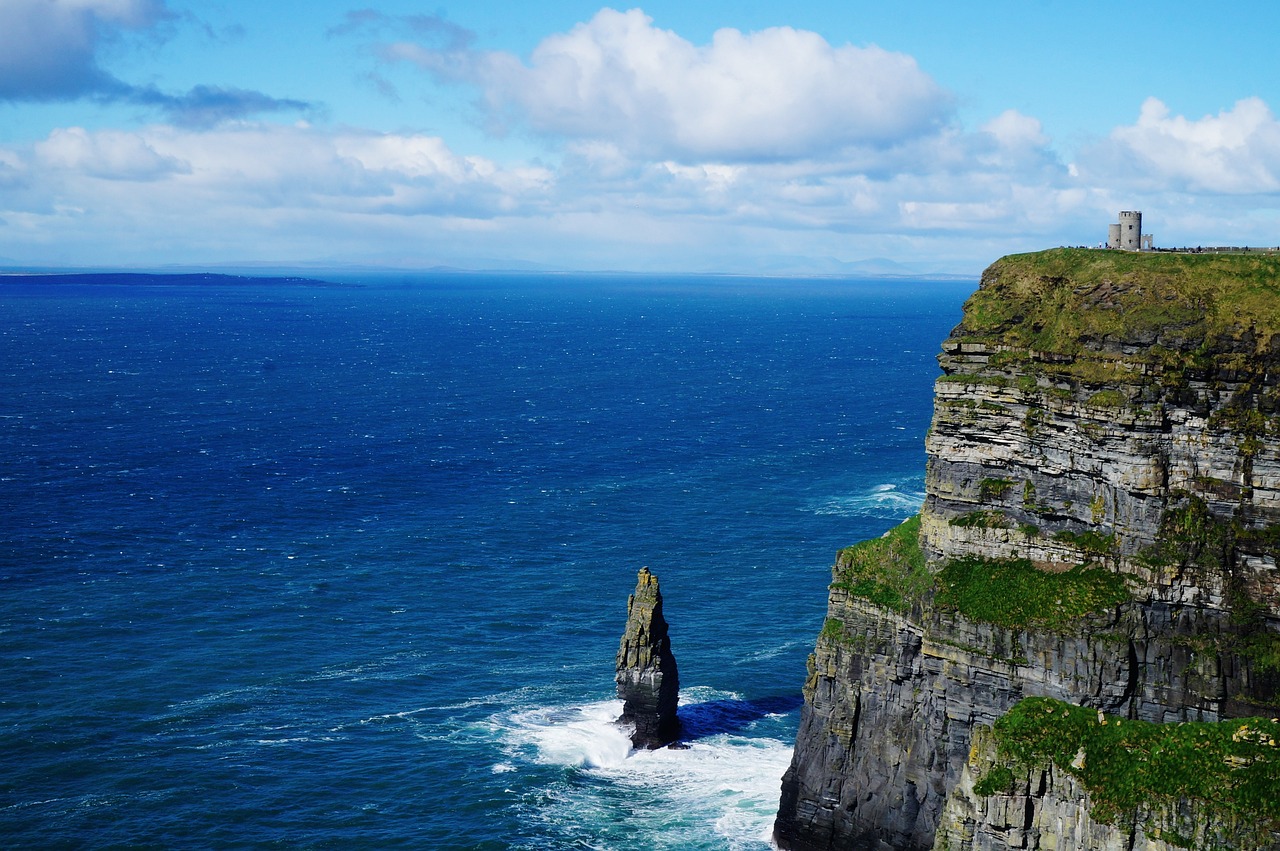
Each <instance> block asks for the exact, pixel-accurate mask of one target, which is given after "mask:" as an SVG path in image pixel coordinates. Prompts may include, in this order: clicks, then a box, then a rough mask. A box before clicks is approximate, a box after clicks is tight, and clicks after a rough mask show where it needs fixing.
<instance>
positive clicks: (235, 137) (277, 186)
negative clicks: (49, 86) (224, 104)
mask: <svg viewBox="0 0 1280 851" xmlns="http://www.w3.org/2000/svg"><path fill="white" fill-rule="evenodd" d="M6 161H7V162H9V163H12V167H13V168H14V169H15V170H16V171H20V172H21V173H23V174H24V176H25V178H26V180H25V182H26V183H27V184H30V185H32V186H37V185H38V186H39V187H40V192H39V193H38V194H39V195H43V196H47V197H49V198H52V199H53V202H54V204H55V205H60V206H67V207H75V208H95V207H96V208H101V209H102V210H103V211H104V212H105V211H108V210H112V209H117V208H116V207H114V205H116V204H120V205H121V206H120V207H119V208H118V209H136V210H139V211H145V210H148V209H152V208H155V209H170V210H172V209H181V210H183V217H184V218H186V217H196V218H198V216H199V215H201V213H202V211H203V212H205V213H212V212H213V211H214V210H215V209H217V208H218V207H225V208H226V209H227V210H238V211H240V212H242V213H244V212H246V211H248V210H250V209H253V208H258V209H261V210H264V211H265V210H272V209H275V210H279V209H303V210H319V209H331V210H341V211H342V212H344V213H349V214H353V215H361V214H390V215H418V214H433V215H437V214H438V215H449V216H461V217H476V218H483V217H486V216H493V215H497V214H499V213H502V212H505V211H510V210H512V209H516V208H518V207H520V206H522V205H526V204H529V203H533V202H535V201H536V199H537V197H538V196H539V195H540V194H541V193H543V192H544V190H545V188H546V186H547V185H548V183H549V182H550V179H551V178H550V175H549V173H547V172H545V171H543V170H539V169H504V168H501V167H500V166H498V165H497V164H496V163H494V162H492V161H490V160H487V159H485V158H482V157H467V156H461V155H459V154H456V153H454V152H453V151H452V150H450V149H449V147H448V146H447V145H446V144H445V143H444V141H443V140H441V139H439V138H437V137H433V136H422V135H412V134H378V133H372V132H363V131H357V130H340V131H326V130H322V129H317V128H314V127H311V126H309V125H305V124H300V125H294V126H279V125H270V124H238V125H232V126H227V127H219V128H213V129H189V128H182V127H176V126H171V125H157V126H153V127H148V128H145V129H143V130H138V131H116V130H110V131H96V132H90V131H88V130H85V129H83V128H79V127H72V128H64V129H59V130H55V131H53V133H51V134H50V135H49V136H48V137H47V138H46V139H44V140H42V141H40V142H38V143H36V144H35V145H33V146H31V147H30V148H29V149H26V150H22V149H18V148H13V147H11V148H0V162H6ZM104 181H106V182H109V183H110V184H112V185H114V186H115V187H118V188H112V187H111V186H109V185H107V184H105V183H104ZM4 202H7V203H9V204H10V205H15V206H21V196H20V195H11V196H8V197H6V196H0V206H2V205H3V203H4ZM159 216H160V214H158V215H157V218H159Z"/></svg>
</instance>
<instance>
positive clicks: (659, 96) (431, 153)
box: [0, 0, 1280, 273]
mask: <svg viewBox="0 0 1280 851" xmlns="http://www.w3.org/2000/svg"><path fill="white" fill-rule="evenodd" d="M1277 31H1280V6H1277V5H1274V4H1262V3H1257V4H1250V3H1243V4H1237V5H1236V6H1235V7H1234V11H1233V12H1232V13H1231V14H1230V15H1220V14H1217V13H1215V12H1214V11H1212V10H1211V9H1210V8H1209V7H1208V6H1207V5H1205V4H1200V3H1169V2H1166V3H1160V4H1155V3H1140V2H1135V3H1130V4H1127V5H1126V4H1115V3H1072V4H1065V3H1060V2H1051V0H1022V2H1016V3H1015V2H988V3H984V4H958V3H954V2H916V3H911V4H886V3H870V2H839V3H837V2H803V0H800V1H799V2H793V3H791V4H788V5H786V6H785V7H784V4H780V3H776V2H774V3H762V2H751V0H737V1H736V2H734V3H720V2H703V3H698V4H689V3H672V2H649V3H646V4H645V5H644V6H642V7H628V6H616V7H611V6H601V5H598V4H595V3H584V2H568V0H565V1H564V2H543V3H538V4H525V3H521V4H515V3H509V2H493V1H492V0H469V2H467V3H465V4H449V3H447V2H446V3H444V4H443V5H430V6H428V5H425V4H421V3H414V2H402V0H395V2H370V3H365V4H363V5H362V4H360V3H359V2H358V0H357V2H354V3H349V2H334V0H310V2H305V3H303V2H290V1H287V0H277V2H261V0H257V2H244V0H206V2H199V3H196V2H184V1H183V0H0V264H8V265H28V266H50V267H55V266H56V267H65V266H94V267H96V266H146V267H150V266H163V265H169V264H181V265H192V266H202V265H207V266H217V265H224V264H226V265H234V264H252V263H262V264H281V265H293V264H319V265H379V266H398V267H418V268H421V267H430V266H435V265H456V266H464V267H478V268H482V267H488V268H494V267H508V266H510V267H521V266H525V265H526V264H529V265H533V266H537V267H545V268H557V269H628V270H637V271H670V270H688V271H724V272H782V273H785V272H806V271H819V272H833V271H840V270H841V269H848V268H850V267H849V266H847V265H846V264H850V263H856V262H858V261H862V260H866V259H869V258H889V259H892V260H894V261H897V262H900V263H903V264H906V265H907V266H908V267H909V268H912V269H916V270H937V271H955V272H962V273H970V272H975V271H977V270H980V269H981V268H982V267H983V266H984V265H986V264H987V263H988V262H990V261H991V260H993V259H995V258H996V257H998V256H1000V255H1001V254H1005V253H1009V252H1014V251H1025V250H1033V249H1037V248H1043V247H1047V246H1052V245H1060V244H1092V243H1097V242H1098V241H1100V240H1102V239H1103V238H1105V234H1106V225H1107V223H1108V222H1110V221H1112V220H1113V219H1114V217H1115V213H1116V212H1117V211H1118V210H1120V209H1141V210H1143V211H1144V214H1145V217H1146V224H1147V229H1148V230H1150V231H1152V232H1154V233H1155V236H1156V242H1157V244H1159V245H1182V244H1193V245H1194V244H1222V243H1231V244H1240V243H1248V244H1253V245H1273V244H1280V121H1278V120H1277V118H1276V115H1275V113H1274V110H1275V109H1276V108H1277V105H1280V91H1277V88H1280V73H1277V72H1278V70H1280V69H1277V63H1278V62H1280V60H1278V59H1277V52H1276V51H1275V49H1274V33H1275V32H1277Z"/></svg>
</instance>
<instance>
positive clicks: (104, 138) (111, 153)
mask: <svg viewBox="0 0 1280 851" xmlns="http://www.w3.org/2000/svg"><path fill="white" fill-rule="evenodd" d="M35 154H36V157H37V159H38V160H39V161H40V162H41V163H42V164H44V165H47V166H50V167H52V168H54V169H59V170H64V171H69V172H77V173H79V174H82V175H84V176H87V177H96V178H105V179H107V180H138V181H148V180H158V179H160V178H162V177H164V176H165V175H169V174H183V173H188V172H190V170H191V168H190V166H189V165H188V164H187V163H186V162H184V161H182V160H180V159H177V158H175V157H171V156H162V155H161V154H159V153H157V152H156V150H155V148H153V147H151V145H149V144H148V143H147V141H146V140H145V139H143V138H142V137H141V136H139V135H137V134H135V133H123V132H119V131H110V130H108V131H103V132H100V133H94V134H92V135H91V134H89V133H88V132H86V131H85V130H84V129H83V128H81V127H70V128H66V129H58V130H54V131H53V133H51V134H50V135H49V137H48V138H47V139H45V140H44V141H41V142H39V143H37V144H36V146H35Z"/></svg>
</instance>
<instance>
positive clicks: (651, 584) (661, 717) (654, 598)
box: [614, 567, 680, 749]
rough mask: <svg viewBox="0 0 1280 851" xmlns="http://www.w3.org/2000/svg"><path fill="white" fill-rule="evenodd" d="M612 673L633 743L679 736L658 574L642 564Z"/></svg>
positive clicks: (654, 743)
mask: <svg viewBox="0 0 1280 851" xmlns="http://www.w3.org/2000/svg"><path fill="white" fill-rule="evenodd" d="M614 679H615V680H616V681H617V683H618V697H620V698H622V700H623V708H622V717H621V718H619V719H618V723H619V724H621V725H623V726H625V727H630V728H632V730H633V732H632V733H631V744H632V745H634V746H635V747H637V748H648V749H653V748H660V747H663V746H665V745H669V744H671V743H672V742H674V741H675V740H676V739H678V738H679V737H680V718H679V716H678V715H677V714H676V705H677V702H678V698H679V694H680V676H679V674H678V673H677V672H676V657H675V656H673V655H672V653H671V639H670V638H669V637H668V635H667V621H666V619H665V618H664V617H663V616H662V592H660V591H659V590H658V577H656V576H654V575H653V574H652V573H650V572H649V568H647V567H642V568H640V575H639V577H638V579H637V582H636V590H635V593H634V594H632V595H631V596H630V597H629V598H627V627H626V630H625V631H624V632H623V633H622V642H621V644H620V645H619V646H618V664H617V675H616V676H615V677H614Z"/></svg>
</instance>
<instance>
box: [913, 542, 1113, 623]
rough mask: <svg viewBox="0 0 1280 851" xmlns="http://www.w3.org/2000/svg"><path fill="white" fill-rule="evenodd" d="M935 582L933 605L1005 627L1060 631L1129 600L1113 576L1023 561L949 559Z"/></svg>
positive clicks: (1095, 569) (1091, 569) (1082, 568)
mask: <svg viewBox="0 0 1280 851" xmlns="http://www.w3.org/2000/svg"><path fill="white" fill-rule="evenodd" d="M936 582H937V587H938V594H937V597H936V598H935V600H934V602H935V604H936V605H937V606H939V607H940V608H948V609H953V610H955V611H958V612H960V613H961V614H963V615H964V616H965V617H967V618H969V619H971V620H979V621H986V622H987V623H993V624H996V625H997V626H1003V627H1009V628H1011V629H1027V628H1038V627H1042V628H1047V629H1053V630H1062V629H1066V628H1067V627H1069V626H1071V624H1072V623H1074V622H1076V621H1078V620H1079V619H1080V618H1082V617H1084V616H1085V615H1087V614H1090V613H1091V612H1097V611H1101V610H1103V609H1106V608H1108V607H1111V606H1116V605H1119V604H1120V603H1123V602H1125V601H1127V600H1128V599H1129V591H1128V588H1127V587H1126V585H1125V580H1124V577H1123V576H1121V575H1120V574H1118V573H1112V572H1111V571H1109V570H1104V569H1102V568H1098V567H1090V566H1087V565H1077V566H1075V567H1073V568H1071V569H1070V570H1068V571H1065V572H1063V573H1047V572H1045V571H1043V570H1039V569H1037V568H1036V566H1035V565H1033V564H1032V563H1031V562H1030V561H1028V560H1027V559H987V558H979V557H977V556H969V557H966V558H960V559H955V560H954V561H951V562H949V563H948V564H947V566H946V567H944V568H943V569H942V570H941V571H940V572H939V573H938V574H937V578H936Z"/></svg>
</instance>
